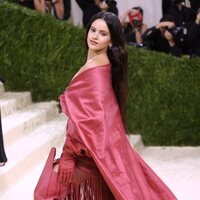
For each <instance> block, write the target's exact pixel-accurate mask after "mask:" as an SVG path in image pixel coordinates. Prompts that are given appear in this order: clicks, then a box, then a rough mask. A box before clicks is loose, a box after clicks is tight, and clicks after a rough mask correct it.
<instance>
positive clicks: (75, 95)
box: [60, 65, 176, 200]
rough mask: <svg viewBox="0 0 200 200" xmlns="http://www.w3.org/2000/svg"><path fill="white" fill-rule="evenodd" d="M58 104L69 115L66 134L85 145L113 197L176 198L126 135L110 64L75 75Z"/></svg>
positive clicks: (131, 199) (127, 199)
mask: <svg viewBox="0 0 200 200" xmlns="http://www.w3.org/2000/svg"><path fill="white" fill-rule="evenodd" d="M60 104H61V107H62V111H63V112H64V113H65V114H66V115H67V116H68V117H69V120H68V125H67V138H73V139H75V140H77V141H79V142H80V143H81V144H82V145H83V146H85V149H84V151H85V153H87V156H91V158H92V159H93V160H94V162H95V164H96V166H97V167H98V169H99V171H100V172H101V174H102V176H103V178H104V180H105V182H106V184H107V185H108V187H109V188H110V190H111V192H112V194H113V195H114V197H115V198H116V199H117V200H174V199H176V197H175V196H174V195H173V193H172V192H171V191H170V189H169V188H168V187H167V186H166V185H165V184H164V183H163V182H162V180H161V179H160V178H159V177H158V176H157V175H156V174H155V173H154V172H153V171H152V169H151V168H150V167H149V166H148V165H147V164H146V163H145V162H144V160H143V159H142V158H141V157H140V156H139V155H138V154H137V152H136V151H135V150H134V149H133V148H132V147H131V145H130V143H129V141H128V139H127V136H126V133H125V129H124V127H123V123H122V119H121V114H120V110H119V106H118V103H117V100H116V97H115V94H114V91H113V88H112V83H111V66H110V65H105V66H97V67H93V68H90V69H88V70H86V71H84V72H82V73H81V74H79V75H77V76H76V77H75V78H74V79H73V80H72V81H71V83H70V84H69V86H68V87H67V89H66V91H65V92H64V93H63V94H62V95H61V96H60ZM63 154H64V151H63ZM75 167H76V166H75Z"/></svg>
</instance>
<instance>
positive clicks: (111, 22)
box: [86, 12, 127, 127]
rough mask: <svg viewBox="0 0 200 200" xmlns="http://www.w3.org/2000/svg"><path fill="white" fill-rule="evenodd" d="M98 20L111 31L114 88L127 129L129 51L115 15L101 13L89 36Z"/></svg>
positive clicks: (96, 16) (109, 55)
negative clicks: (103, 22)
mask: <svg viewBox="0 0 200 200" xmlns="http://www.w3.org/2000/svg"><path fill="white" fill-rule="evenodd" d="M96 19H103V20H104V21H105V22H106V24H107V26H108V29H109V31H110V35H111V42H112V46H111V47H110V48H108V51H107V54H108V58H109V60H110V62H111V65H112V86H113V89H114V92H115V95H116V98H117V101H118V104H119V107H120V111H121V115H122V120H123V123H124V126H125V127H126V99H127V51H126V49H125V40H124V35H123V32H122V27H121V23H120V21H119V19H118V17H117V16H116V15H115V14H114V13H111V12H99V13H97V14H96V15H95V16H93V18H92V19H91V20H90V22H89V24H88V27H87V32H86V33H87V34H88V31H89V29H90V27H91V24H92V23H93V22H94V21H95V20H96ZM87 34H86V37H87Z"/></svg>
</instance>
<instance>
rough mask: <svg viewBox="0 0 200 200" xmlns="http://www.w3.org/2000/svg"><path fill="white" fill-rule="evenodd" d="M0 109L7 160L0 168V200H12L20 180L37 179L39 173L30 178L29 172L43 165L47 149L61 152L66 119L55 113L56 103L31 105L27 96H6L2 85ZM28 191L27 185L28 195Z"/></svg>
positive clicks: (19, 94) (8, 94)
mask: <svg viewBox="0 0 200 200" xmlns="http://www.w3.org/2000/svg"><path fill="white" fill-rule="evenodd" d="M0 106H1V111H2V128H3V137H4V145H5V150H6V155H7V158H8V162H7V163H6V165H5V166H4V167H1V168H0V199H3V196H5V194H9V197H6V199H7V200H9V199H10V200H12V199H18V197H19V196H16V194H15V193H13V194H11V193H12V192H11V191H12V190H13V188H15V187H16V186H17V185H18V183H20V182H21V183H23V180H24V177H26V176H36V177H37V178H38V177H39V174H40V172H41V171H40V170H38V174H36V175H34V174H33V173H32V170H33V169H34V168H36V169H37V168H38V165H41V163H43V162H44V161H45V159H46V156H47V155H48V152H49V150H50V148H51V147H52V146H55V147H57V148H61V146H62V144H63V142H64V139H65V129H66V128H65V127H66V122H67V117H66V116H65V115H64V114H60V113H59V109H58V102H56V101H49V102H40V103H33V102H32V100H31V94H30V92H6V91H5V90H4V87H3V84H2V83H0ZM31 187H33V185H31V184H30V190H31V191H32V190H33V189H34V188H31ZM12 195H13V196H12ZM20 199H23V198H20ZM29 199H32V197H30V198H29ZM24 200H28V199H26V198H24Z"/></svg>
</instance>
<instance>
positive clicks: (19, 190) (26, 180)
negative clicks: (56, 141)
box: [0, 146, 62, 200]
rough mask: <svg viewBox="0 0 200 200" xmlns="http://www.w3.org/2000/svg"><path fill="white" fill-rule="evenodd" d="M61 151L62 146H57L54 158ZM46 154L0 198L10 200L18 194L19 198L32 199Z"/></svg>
mask: <svg viewBox="0 0 200 200" xmlns="http://www.w3.org/2000/svg"><path fill="white" fill-rule="evenodd" d="M61 152H62V146H60V147H57V148H56V158H58V157H59V156H60V154H61ZM47 156H48V153H47V154H46V155H45V158H44V159H43V160H41V162H40V163H38V164H37V165H36V166H34V167H33V169H32V170H31V173H28V174H26V175H25V176H23V177H21V178H20V180H19V181H18V182H17V183H16V184H14V185H13V187H12V188H10V189H9V190H7V191H5V192H4V193H2V195H0V199H1V200H12V199H15V198H16V197H18V196H19V195H20V199H21V200H33V193H34V189H35V187H36V184H37V182H38V179H39V177H40V174H41V172H42V170H43V167H44V164H45V162H46V159H47ZM33 174H34V176H33ZM27 186H28V187H27ZM24 188H26V189H24Z"/></svg>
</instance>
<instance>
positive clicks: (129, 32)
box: [19, 0, 200, 58]
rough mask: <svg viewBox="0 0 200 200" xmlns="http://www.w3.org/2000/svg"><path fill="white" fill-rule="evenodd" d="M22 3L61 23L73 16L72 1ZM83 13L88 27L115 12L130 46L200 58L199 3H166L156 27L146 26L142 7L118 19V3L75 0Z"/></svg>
mask: <svg viewBox="0 0 200 200" xmlns="http://www.w3.org/2000/svg"><path fill="white" fill-rule="evenodd" d="M19 1H20V4H21V5H23V6H26V7H29V8H33V9H36V10H38V11H40V12H42V13H44V14H45V13H49V14H51V15H53V16H55V18H57V19H59V20H68V19H69V18H70V15H71V0H19ZM75 1H76V3H77V4H78V6H79V7H80V9H81V10H82V13H83V15H82V23H83V27H84V28H86V27H87V24H88V22H89V21H90V19H91V18H92V16H93V15H95V14H96V13H98V12H100V11H104V12H113V13H115V14H116V15H117V16H118V17H119V19H120V21H121V24H122V29H123V32H124V36H125V40H126V43H127V44H128V45H134V46H136V47H139V48H146V49H149V50H153V51H160V52H164V53H169V54H172V55H174V56H178V57H180V56H183V55H187V56H188V57H191V58H192V57H197V56H198V57H199V56H200V1H199V0H163V1H162V4H163V10H162V11H163V16H162V18H161V19H158V21H159V22H158V23H157V24H155V25H154V26H153V27H148V25H147V24H145V23H144V21H143V17H144V15H145V13H144V12H143V9H142V8H141V7H139V6H137V7H132V8H127V11H126V12H124V13H123V14H122V15H120V16H119V12H118V7H117V1H115V0H75Z"/></svg>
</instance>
